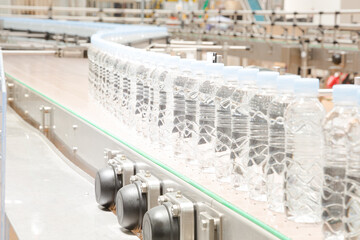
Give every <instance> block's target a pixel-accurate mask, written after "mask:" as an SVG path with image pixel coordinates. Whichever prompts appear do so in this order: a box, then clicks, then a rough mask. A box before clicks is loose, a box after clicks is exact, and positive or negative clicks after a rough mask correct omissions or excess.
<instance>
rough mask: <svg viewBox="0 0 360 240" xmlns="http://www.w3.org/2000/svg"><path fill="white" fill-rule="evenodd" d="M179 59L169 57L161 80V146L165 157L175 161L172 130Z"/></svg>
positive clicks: (159, 123)
mask: <svg viewBox="0 0 360 240" xmlns="http://www.w3.org/2000/svg"><path fill="white" fill-rule="evenodd" d="M179 60H180V58H179V57H169V59H168V64H167V68H166V71H165V72H163V76H161V77H160V78H159V83H158V84H159V99H160V104H159V122H158V126H159V145H160V148H161V149H162V150H163V152H164V153H165V155H164V156H163V157H166V158H169V159H173V156H174V152H173V147H172V144H171V143H172V130H173V127H174V92H173V91H174V90H173V86H174V79H175V78H176V76H177V74H178V63H179Z"/></svg>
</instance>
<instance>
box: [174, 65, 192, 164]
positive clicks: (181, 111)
mask: <svg viewBox="0 0 360 240" xmlns="http://www.w3.org/2000/svg"><path fill="white" fill-rule="evenodd" d="M192 61H194V60H191V59H181V60H180V64H179V69H178V73H177V75H176V77H175V79H174V85H173V91H174V121H173V123H174V125H173V129H172V144H173V150H174V157H175V158H176V159H177V160H185V159H186V152H185V151H184V147H183V146H184V139H183V137H184V130H185V95H184V88H185V83H186V82H187V80H188V79H189V77H190V75H191V62H192Z"/></svg>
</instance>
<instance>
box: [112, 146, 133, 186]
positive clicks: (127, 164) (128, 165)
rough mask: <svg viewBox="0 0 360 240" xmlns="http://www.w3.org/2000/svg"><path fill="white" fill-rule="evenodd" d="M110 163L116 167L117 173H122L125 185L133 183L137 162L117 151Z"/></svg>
mask: <svg viewBox="0 0 360 240" xmlns="http://www.w3.org/2000/svg"><path fill="white" fill-rule="evenodd" d="M113 153H114V152H113ZM108 164H109V165H110V166H112V167H113V168H114V169H115V172H116V174H117V175H121V178H122V184H123V186H125V185H128V184H130V183H131V182H130V178H131V177H132V176H134V174H135V163H134V162H133V161H131V160H129V159H128V158H127V157H126V156H125V155H119V154H118V153H116V156H115V157H114V158H112V159H110V160H109V161H108Z"/></svg>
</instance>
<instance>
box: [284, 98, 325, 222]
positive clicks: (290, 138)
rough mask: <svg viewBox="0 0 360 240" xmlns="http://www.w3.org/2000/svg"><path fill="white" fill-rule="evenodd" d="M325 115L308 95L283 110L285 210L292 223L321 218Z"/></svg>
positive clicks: (318, 104)
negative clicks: (323, 124) (323, 123)
mask: <svg viewBox="0 0 360 240" xmlns="http://www.w3.org/2000/svg"><path fill="white" fill-rule="evenodd" d="M324 115H325V111H324V108H323V106H322V104H321V103H320V102H319V100H318V99H317V98H316V97H311V96H298V97H296V98H295V100H294V101H293V102H292V103H290V105H289V106H288V108H287V110H286V111H285V134H286V145H285V151H286V165H287V169H286V178H285V212H286V214H287V216H288V218H289V219H291V220H293V221H295V222H304V223H314V222H319V221H320V220H321V209H322V208H321V190H322V182H323V153H322V149H323V145H324V143H323V131H322V121H323V120H324Z"/></svg>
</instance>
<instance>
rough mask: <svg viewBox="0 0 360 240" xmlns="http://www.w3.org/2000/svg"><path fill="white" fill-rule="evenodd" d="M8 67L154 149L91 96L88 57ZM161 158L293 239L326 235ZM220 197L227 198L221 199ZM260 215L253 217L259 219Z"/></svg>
mask: <svg viewBox="0 0 360 240" xmlns="http://www.w3.org/2000/svg"><path fill="white" fill-rule="evenodd" d="M19 66H21V67H19ZM5 69H6V72H7V73H8V74H9V76H10V75H11V76H13V77H14V78H16V79H19V80H20V81H22V82H24V83H25V84H27V85H28V86H30V87H32V88H34V89H35V90H36V91H38V92H40V93H42V94H45V95H46V96H47V97H49V98H50V99H52V100H53V101H55V102H57V103H58V104H60V105H62V106H64V107H65V108H67V109H69V110H70V111H72V112H74V113H76V115H79V116H82V118H84V119H87V120H89V121H90V122H91V123H92V124H94V125H96V126H99V127H100V128H101V129H103V130H104V131H106V132H108V133H109V134H111V135H113V136H115V137H117V138H119V139H123V140H126V142H127V143H128V144H130V145H132V146H134V147H136V148H139V149H141V150H142V151H143V152H145V153H149V152H150V151H151V149H150V148H149V144H146V142H141V141H139V139H138V138H136V136H134V135H132V134H131V132H129V131H128V130H127V129H124V128H123V127H122V126H121V124H120V123H119V121H117V120H116V119H115V118H113V117H112V116H111V115H110V114H107V113H106V112H104V111H103V110H102V108H100V107H99V106H97V105H96V104H95V103H94V102H92V101H91V100H90V99H89V97H88V92H87V62H86V60H84V59H61V58H55V57H50V56H46V57H45V56H22V57H19V56H16V57H15V56H6V57H5ZM158 160H160V161H162V162H163V163H165V164H166V165H168V166H170V167H171V168H172V169H176V170H177V171H178V172H179V173H180V174H183V175H185V176H186V177H188V178H189V179H191V180H192V181H194V182H196V183H197V184H199V185H200V186H204V187H205V188H206V189H208V190H210V191H212V192H214V193H216V194H217V195H219V196H221V197H222V198H224V199H226V200H227V201H229V202H230V203H232V204H233V205H235V206H237V207H239V208H240V209H241V210H243V211H244V212H246V213H248V214H250V215H252V216H253V217H255V218H256V219H259V220H260V221H261V222H263V223H265V224H267V225H269V226H272V227H273V228H275V229H277V230H279V231H280V232H281V233H283V234H285V235H286V236H289V237H291V238H292V239H321V237H322V234H321V226H320V224H295V223H293V222H290V221H287V220H286V218H285V216H284V215H283V214H276V213H273V212H271V211H269V210H268V209H267V206H266V204H265V203H260V202H254V201H250V200H249V199H248V198H247V196H246V194H244V193H241V192H236V191H235V190H233V189H232V187H231V186H230V185H229V184H219V183H217V182H216V180H215V178H214V177H211V176H208V175H204V174H201V173H200V172H199V170H198V169H194V168H193V167H191V166H186V165H185V164H184V163H179V162H169V161H168V160H167V159H162V158H161V157H158ZM89 164H90V165H92V166H93V167H94V168H95V169H98V168H101V167H103V165H104V163H103V162H102V161H98V162H92V163H89ZM219 201H220V202H221V201H223V200H222V199H219ZM94 202H95V201H94ZM256 219H255V220H253V221H255V222H256V221H258V220H256ZM271 231H272V230H271Z"/></svg>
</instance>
